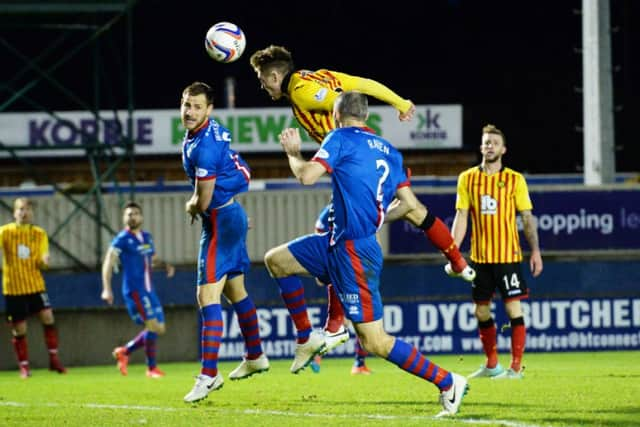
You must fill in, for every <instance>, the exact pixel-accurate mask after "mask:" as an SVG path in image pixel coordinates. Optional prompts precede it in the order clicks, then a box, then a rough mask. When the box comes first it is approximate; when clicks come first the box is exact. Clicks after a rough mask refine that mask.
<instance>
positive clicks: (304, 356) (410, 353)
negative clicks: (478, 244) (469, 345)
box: [265, 91, 468, 416]
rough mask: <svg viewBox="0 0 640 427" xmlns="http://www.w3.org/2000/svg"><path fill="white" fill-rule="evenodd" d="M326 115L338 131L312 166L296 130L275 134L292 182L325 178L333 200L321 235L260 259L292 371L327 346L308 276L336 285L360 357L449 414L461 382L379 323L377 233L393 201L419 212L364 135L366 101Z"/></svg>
mask: <svg viewBox="0 0 640 427" xmlns="http://www.w3.org/2000/svg"><path fill="white" fill-rule="evenodd" d="M333 115H334V120H335V122H336V124H337V127H338V128H337V129H336V130H334V131H332V132H331V133H329V134H328V135H327V136H326V137H325V139H324V141H323V142H322V145H321V146H320V149H319V150H318V151H317V152H316V153H315V155H314V156H313V158H312V159H311V161H305V160H304V159H303V158H302V155H301V153H300V144H301V140H300V133H299V130H298V129H286V130H285V131H283V132H282V134H281V135H280V142H281V144H282V146H283V147H284V150H285V152H286V153H287V156H288V159H289V165H290V167H291V170H292V171H293V174H294V175H295V176H296V178H298V180H299V181H300V182H301V183H302V184H304V185H312V184H314V183H315V182H316V181H317V180H318V179H319V178H320V177H321V176H322V175H324V174H325V173H329V174H330V175H331V183H332V196H333V199H332V200H333V207H332V212H331V213H330V215H329V224H330V230H329V232H328V233H326V234H324V235H318V234H314V235H308V236H303V237H300V238H298V239H296V240H293V241H291V242H288V243H285V244H284V245H281V246H279V247H277V248H274V249H272V250H270V251H268V252H267V254H266V255H265V264H266V265H267V268H268V269H269V272H270V273H271V276H272V277H273V278H274V279H275V280H276V282H277V283H278V286H279V287H280V292H281V295H282V298H283V300H284V302H285V305H286V307H287V309H288V310H289V313H290V314H291V317H292V319H293V321H294V324H295V326H296V330H297V345H296V350H295V357H294V361H293V364H292V365H291V371H292V372H293V373H298V372H299V371H300V370H302V369H304V367H305V366H307V365H308V364H309V363H310V362H311V360H312V359H313V358H314V356H315V355H316V354H319V353H322V352H323V351H324V349H325V347H326V344H325V341H324V334H322V333H321V332H320V331H312V329H311V326H310V324H309V318H308V314H307V310H306V304H305V301H304V289H303V287H302V283H301V280H300V278H299V277H298V275H312V276H314V277H317V278H319V279H320V280H322V281H325V282H326V283H333V285H334V286H336V290H337V291H338V296H339V298H340V302H341V303H342V306H343V308H344V312H345V315H346V316H347V317H348V318H349V319H350V320H351V321H352V323H353V325H354V328H355V330H356V333H357V335H358V338H359V339H360V342H361V343H362V345H363V346H364V348H365V349H366V350H367V351H369V352H371V353H373V354H375V355H377V356H379V357H383V358H385V359H387V360H389V361H390V362H392V363H394V364H395V365H397V366H398V367H399V368H401V369H403V370H405V371H407V372H409V373H411V374H413V375H416V376H418V377H420V378H423V379H425V380H427V381H429V382H432V383H433V384H435V385H436V386H437V387H438V389H439V390H440V403H441V405H442V407H443V411H442V412H441V413H440V414H439V415H440V416H448V415H455V414H456V413H457V412H458V409H459V407H460V404H461V402H462V397H463V396H464V394H465V393H466V391H467V388H468V385H467V380H466V379H465V378H464V377H463V376H461V375H458V374H454V373H451V372H448V371H446V370H445V369H443V368H441V367H439V366H438V365H436V364H434V363H433V362H431V361H429V360H428V359H427V358H426V357H425V356H424V355H422V354H421V353H420V351H419V350H418V349H417V348H415V347H414V346H412V345H411V344H409V343H407V342H405V341H403V340H401V339H399V338H395V337H393V336H391V335H389V334H387V333H386V332H385V330H384V328H383V324H382V314H383V310H382V300H381V296H380V292H379V281H380V273H381V270H382V261H383V259H382V250H381V248H380V245H379V244H378V242H377V239H376V232H377V231H378V230H379V229H380V227H381V226H382V224H383V223H384V221H385V215H386V214H387V212H388V209H389V206H390V204H391V202H392V201H393V200H394V197H397V199H398V200H399V202H400V204H402V207H403V209H404V210H405V212H408V211H411V210H413V209H416V207H417V206H418V201H417V199H416V197H415V194H413V192H412V191H411V188H410V183H409V179H408V177H407V175H406V173H405V171H404V168H403V165H402V163H403V159H402V155H401V154H400V152H399V151H398V150H396V149H395V148H394V147H393V146H392V145H391V144H390V143H389V142H388V141H386V140H384V139H383V138H381V137H378V136H376V135H374V134H372V133H370V132H367V131H366V130H365V129H364V127H365V120H366V118H367V115H368V105H367V97H366V95H364V94H361V93H359V92H353V91H348V92H344V93H342V94H341V95H340V96H339V97H338V98H337V99H336V101H335V104H334V111H333ZM405 208H406V209H405Z"/></svg>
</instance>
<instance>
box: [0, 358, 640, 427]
mask: <svg viewBox="0 0 640 427" xmlns="http://www.w3.org/2000/svg"><path fill="white" fill-rule="evenodd" d="M432 360H433V361H434V362H435V363H437V364H439V365H440V366H442V367H444V368H446V369H449V370H452V371H454V372H458V373H460V374H463V375H465V376H466V375H468V374H469V373H471V372H473V371H474V370H475V369H477V368H478V367H479V366H480V365H481V364H482V363H483V361H484V356H481V355H472V356H464V357H459V356H434V357H433V358H432ZM508 360H509V355H502V358H501V363H503V365H504V364H506V365H508ZM351 363H352V359H350V358H349V359H347V358H343V359H337V358H326V359H324V360H323V361H322V364H321V369H320V372H319V373H317V374H316V373H313V372H312V371H311V369H310V367H308V368H307V369H305V370H304V371H303V372H301V373H300V374H298V375H293V374H291V373H290V372H289V366H290V364H291V361H290V360H273V361H271V369H270V370H269V372H266V373H263V374H259V375H254V376H252V377H251V378H248V379H244V380H240V381H230V380H228V379H227V375H228V373H229V372H230V371H231V370H232V369H233V368H234V367H235V366H236V365H237V362H224V363H220V364H219V369H220V372H221V373H223V374H224V376H225V383H224V386H223V388H222V389H220V390H217V391H214V392H212V393H211V394H209V396H208V398H207V399H205V400H203V401H201V402H198V403H196V404H186V403H184V402H183V400H182V398H183V396H184V395H185V394H186V393H187V392H188V391H189V390H191V387H192V386H193V384H194V376H195V375H197V374H198V373H199V364H198V363H195V362H194V363H165V364H161V365H159V368H161V369H162V370H164V371H165V373H166V377H164V378H161V379H150V378H147V377H146V376H145V370H146V367H145V366H144V365H130V366H129V375H128V376H126V377H123V376H121V375H120V373H119V372H118V370H117V369H116V366H115V363H114V364H111V365H108V366H96V367H70V368H69V372H68V373H67V374H66V375H60V374H57V373H53V372H49V371H48V370H44V369H34V370H32V377H31V378H28V379H21V378H20V377H19V375H18V371H17V369H16V370H15V371H2V372H0V425H2V426H20V427H24V426H43V425H45V426H83V427H87V426H136V425H142V426H205V425H207V426H211V425H213V426H216V425H224V426H252V427H254V426H277V427H284V426H327V425H329V426H332V425H336V426H338V425H339V426H349V427H351V426H385V427H389V426H418V425H419V426H452V425H466V426H474V425H477V426H507V427H542V426H616V427H623V426H638V425H640V352H637V351H636V352H633V351H627V352H594V353H530V354H525V358H524V365H525V371H524V374H525V377H524V379H522V380H491V379H487V378H478V379H473V380H470V382H469V383H470V387H471V388H470V391H469V393H468V394H467V396H466V397H465V399H464V401H463V403H462V406H461V409H460V413H459V414H458V415H457V416H455V417H452V418H447V419H436V418H434V417H435V415H436V414H437V413H438V412H440V410H441V407H440V405H439V404H438V390H437V389H436V387H435V386H433V385H432V384H430V383H428V382H426V381H423V380H421V379H418V378H416V377H414V376H412V375H409V374H406V373H404V372H403V371H401V370H400V369H399V368H397V367H396V366H395V365H392V364H391V363H389V362H387V361H385V360H383V359H380V358H374V357H370V358H368V361H367V364H368V365H369V367H370V368H371V370H372V371H373V373H372V374H371V375H369V376H364V375H357V376H352V375H350V368H351Z"/></svg>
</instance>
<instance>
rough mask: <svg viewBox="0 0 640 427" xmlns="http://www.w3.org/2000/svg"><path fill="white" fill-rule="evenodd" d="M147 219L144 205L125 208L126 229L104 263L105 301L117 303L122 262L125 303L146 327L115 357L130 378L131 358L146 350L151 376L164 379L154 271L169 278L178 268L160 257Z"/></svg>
mask: <svg viewBox="0 0 640 427" xmlns="http://www.w3.org/2000/svg"><path fill="white" fill-rule="evenodd" d="M143 220H144V217H143V216H142V208H141V207H140V205H138V204H137V203H135V202H128V203H127V204H126V205H125V206H124V210H123V213H122V222H123V223H124V226H125V228H124V230H122V231H121V232H120V233H118V235H117V236H116V237H115V238H114V239H113V240H112V241H111V246H110V247H109V249H108V250H107V254H106V255H105V257H104V261H103V263H102V294H101V298H102V299H103V300H104V301H106V302H107V304H109V305H111V304H113V290H112V287H111V277H112V275H113V269H114V267H115V266H116V265H117V262H118V259H119V260H120V264H122V270H123V277H122V296H123V297H124V302H125V304H126V306H127V310H128V311H129V316H131V319H132V320H133V321H134V322H135V323H137V324H138V325H144V329H143V330H142V331H141V332H140V333H139V334H138V335H137V336H136V337H135V338H133V339H132V340H131V341H129V342H128V343H127V344H126V345H124V346H121V347H116V348H115V349H114V350H113V357H114V358H115V359H116V361H117V362H118V369H119V370H120V373H121V374H122V375H127V373H128V371H127V366H128V364H129V355H130V354H131V353H132V352H134V351H135V350H137V349H139V348H141V347H144V353H145V355H146V359H147V377H149V378H161V377H164V372H162V371H161V370H160V369H158V366H157V363H156V340H157V339H158V335H163V334H164V332H165V330H166V327H165V321H164V311H163V310H162V305H161V303H160V299H159V298H158V296H157V295H156V292H155V290H154V289H153V285H152V283H151V269H152V267H154V268H158V267H160V268H165V269H166V270H167V277H173V275H174V274H175V268H174V267H173V266H172V265H171V264H169V263H167V262H164V261H161V260H160V259H159V258H158V256H157V254H156V249H155V246H154V244H153V237H152V236H151V233H149V232H148V231H146V230H143V229H142V222H143Z"/></svg>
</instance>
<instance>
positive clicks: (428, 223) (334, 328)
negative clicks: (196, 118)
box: [250, 45, 474, 374]
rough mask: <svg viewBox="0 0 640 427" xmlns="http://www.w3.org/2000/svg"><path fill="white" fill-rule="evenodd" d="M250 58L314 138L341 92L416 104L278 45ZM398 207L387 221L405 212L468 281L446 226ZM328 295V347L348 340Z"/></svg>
mask: <svg viewBox="0 0 640 427" xmlns="http://www.w3.org/2000/svg"><path fill="white" fill-rule="evenodd" d="M250 63H251V66H252V67H253V69H254V71H255V72H256V74H257V77H258V80H259V81H260V84H261V86H262V88H263V89H264V90H265V91H266V92H267V93H268V94H269V96H271V98H272V99H273V100H278V99H280V98H283V97H284V98H286V99H288V100H289V102H290V103H291V108H292V109H293V114H294V116H295V117H296V119H297V121H298V123H299V124H300V126H302V127H303V128H304V129H305V130H306V131H307V133H308V134H309V136H310V137H311V138H313V139H314V140H315V141H316V142H318V143H321V142H322V140H323V138H324V137H325V136H326V135H327V133H328V132H329V131H331V130H332V129H334V128H335V123H334V120H333V117H332V108H333V104H334V101H335V100H336V98H337V97H338V95H340V93H342V92H344V91H348V90H357V91H359V92H361V93H364V94H366V95H369V96H372V97H374V98H376V99H378V100H380V101H382V102H385V103H387V104H389V105H391V106H393V107H394V108H396V109H397V110H398V119H399V120H400V121H409V120H411V119H412V117H413V115H414V113H415V106H414V105H413V103H412V102H411V101H410V100H408V99H403V98H401V97H400V96H398V95H397V94H396V93H394V92H393V91H392V90H391V89H389V88H388V87H386V86H385V85H383V84H381V83H378V82H377V81H375V80H371V79H367V78H362V77H357V76H352V75H349V74H345V73H340V72H336V71H330V70H326V69H321V70H317V71H309V70H296V69H295V66H294V62H293V57H292V55H291V53H290V52H289V51H288V50H287V49H286V48H284V47H282V46H273V45H272V46H269V47H267V48H265V49H262V50H258V51H256V52H254V53H253V55H251V58H250ZM369 130H370V131H372V130H371V129H369ZM327 212H328V208H325V210H324V211H323V212H322V214H321V215H320V217H319V218H318V220H317V221H316V232H326V231H327V228H326V224H327V221H326V219H327V218H326V213H327ZM400 212H401V209H397V210H396V211H395V214H394V216H393V218H391V217H390V218H389V219H388V220H387V222H390V221H391V220H392V219H393V220H395V219H400V218H401V217H404V218H405V219H406V220H408V221H409V222H411V223H412V224H413V225H414V226H416V227H418V228H420V229H422V230H423V231H424V233H425V235H426V236H427V238H428V239H429V240H430V241H431V242H432V243H433V244H434V245H435V246H436V247H437V248H438V249H440V250H441V251H442V253H443V254H444V255H445V257H446V258H447V259H448V260H449V264H450V266H451V268H450V269H449V271H451V273H450V274H451V275H453V276H458V275H459V276H461V277H462V278H463V279H465V280H467V281H470V280H472V279H473V274H474V273H473V270H472V269H470V268H469V267H468V265H467V262H466V260H465V259H464V258H463V257H462V255H461V254H460V251H459V250H458V247H457V246H455V244H454V243H453V239H452V237H451V233H450V231H449V229H448V228H447V226H446V225H445V224H444V223H443V222H442V221H441V220H440V218H438V217H436V216H435V215H433V214H431V212H429V211H428V210H427V208H426V207H425V206H424V205H423V204H422V203H420V202H419V201H418V207H417V208H416V209H412V210H410V211H407V212H406V214H400ZM323 214H325V215H323ZM399 215H402V216H399ZM328 299H329V316H328V319H327V323H326V325H325V330H326V332H327V351H328V350H330V349H331V348H333V347H335V346H337V345H339V344H341V343H343V342H345V341H346V340H347V339H348V332H347V331H346V329H345V328H344V326H343V319H344V313H341V310H340V304H339V303H338V302H337V296H336V295H335V291H334V290H333V288H332V286H331V285H328ZM358 348H359V343H356V360H355V363H354V366H353V369H352V373H354V374H357V373H365V374H366V373H369V370H368V369H367V367H366V365H365V363H364V357H365V355H366V353H365V352H364V351H362V350H361V349H360V350H358Z"/></svg>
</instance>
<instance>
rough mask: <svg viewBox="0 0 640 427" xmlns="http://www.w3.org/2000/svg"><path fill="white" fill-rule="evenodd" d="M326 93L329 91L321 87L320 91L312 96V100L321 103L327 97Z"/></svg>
mask: <svg viewBox="0 0 640 427" xmlns="http://www.w3.org/2000/svg"><path fill="white" fill-rule="evenodd" d="M328 92H329V89H327V88H326V87H323V88H322V89H320V90H319V91H317V92H316V94H315V95H313V99H315V100H316V101H318V102H322V101H324V99H325V98H326V97H327V93H328Z"/></svg>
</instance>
